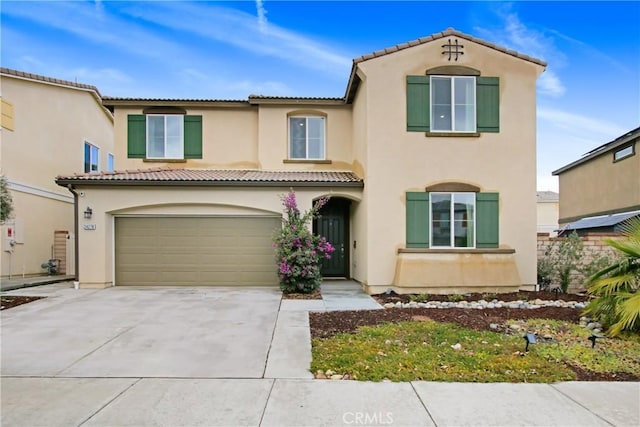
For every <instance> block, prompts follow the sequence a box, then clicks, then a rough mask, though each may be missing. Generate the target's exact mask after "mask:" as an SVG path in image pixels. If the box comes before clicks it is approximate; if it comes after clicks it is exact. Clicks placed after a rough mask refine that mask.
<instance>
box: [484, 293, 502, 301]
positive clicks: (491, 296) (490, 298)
mask: <svg viewBox="0 0 640 427" xmlns="http://www.w3.org/2000/svg"><path fill="white" fill-rule="evenodd" d="M482 298H483V299H484V300H485V301H493V300H494V299H498V295H496V294H483V295H482Z"/></svg>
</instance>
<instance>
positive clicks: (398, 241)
mask: <svg viewBox="0 0 640 427" xmlns="http://www.w3.org/2000/svg"><path fill="white" fill-rule="evenodd" d="M441 44H442V43H441V41H436V42H434V43H430V44H423V45H419V46H416V47H413V48H411V49H406V50H402V51H398V52H395V53H393V54H390V55H385V56H381V57H379V58H375V59H371V60H369V61H366V62H363V63H360V64H359V65H358V66H359V68H360V70H361V71H362V73H363V74H364V75H365V76H366V82H367V84H366V86H363V87H361V89H360V90H365V91H366V107H365V109H366V113H367V130H366V135H367V154H366V165H367V166H366V173H365V175H364V178H365V183H366V189H367V190H366V200H367V211H368V242H367V253H368V260H367V261H368V269H367V270H368V272H367V284H368V285H369V286H386V285H390V284H391V283H392V282H393V278H394V274H395V269H396V259H397V250H398V249H399V248H402V247H404V245H405V193H406V192H407V191H424V189H425V187H426V186H427V185H431V184H434V183H439V182H446V181H456V182H466V183H470V184H474V185H477V186H479V187H480V189H481V191H497V192H499V193H500V243H501V247H505V248H513V249H515V250H516V253H515V260H516V264H517V269H518V272H519V274H520V278H521V282H522V284H532V283H535V281H536V256H535V255H536V79H537V76H538V75H539V73H540V72H541V71H542V69H541V67H539V66H537V65H535V64H532V63H530V62H526V61H522V60H519V59H517V58H514V57H512V56H510V55H506V54H503V53H500V52H498V51H495V50H492V49H487V48H484V47H481V46H478V45H474V43H471V42H469V41H465V43H464V44H465V54H464V56H462V57H460V58H459V60H458V62H457V63H455V65H466V66H469V67H473V68H475V69H479V70H481V72H482V75H485V76H498V77H500V106H501V107H500V123H501V125H500V132H499V133H482V134H481V135H480V136H479V137H471V138H461V137H425V134H424V133H421V132H407V131H406V130H405V129H406V112H405V111H406V108H405V105H406V95H405V84H406V83H405V82H406V80H405V79H406V76H407V75H424V74H425V71H426V70H427V69H430V68H433V67H436V66H443V65H452V63H451V62H447V61H446V57H444V56H443V55H442V49H441Z"/></svg>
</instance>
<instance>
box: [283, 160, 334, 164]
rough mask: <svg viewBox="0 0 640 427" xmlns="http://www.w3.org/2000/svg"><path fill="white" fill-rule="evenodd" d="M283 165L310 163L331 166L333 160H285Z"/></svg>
mask: <svg viewBox="0 0 640 427" xmlns="http://www.w3.org/2000/svg"><path fill="white" fill-rule="evenodd" d="M282 163H285V164H286V163H310V164H317V165H330V164H331V163H332V162H331V160H307V159H284V160H283V161H282Z"/></svg>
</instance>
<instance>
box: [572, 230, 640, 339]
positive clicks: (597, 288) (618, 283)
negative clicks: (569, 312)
mask: <svg viewBox="0 0 640 427" xmlns="http://www.w3.org/2000/svg"><path fill="white" fill-rule="evenodd" d="M622 233H623V235H624V239H623V240H619V241H615V240H611V239H609V240H607V241H606V243H607V244H608V245H609V246H611V247H613V248H615V249H616V250H617V251H618V252H619V254H620V258H619V260H618V261H616V262H614V263H613V264H611V265H609V266H607V267H605V268H603V269H601V270H600V271H598V272H596V273H595V274H593V275H592V276H591V277H589V279H588V282H587V283H588V288H587V291H588V292H589V294H590V295H592V296H594V297H595V299H593V300H592V301H591V302H590V303H589V305H588V306H587V307H586V308H585V311H584V313H585V314H586V315H589V316H593V317H595V318H597V319H599V320H600V321H601V322H602V323H603V324H604V325H605V326H607V327H608V331H607V333H608V334H609V335H611V336H616V335H619V334H620V333H621V332H622V331H640V217H633V218H631V219H629V220H628V221H627V222H625V223H624V224H623V226H622Z"/></svg>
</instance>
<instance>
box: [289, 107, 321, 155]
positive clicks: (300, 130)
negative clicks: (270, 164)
mask: <svg viewBox="0 0 640 427" xmlns="http://www.w3.org/2000/svg"><path fill="white" fill-rule="evenodd" d="M289 158H290V159H300V160H324V158H325V118H324V117H300V116H292V117H289Z"/></svg>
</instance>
